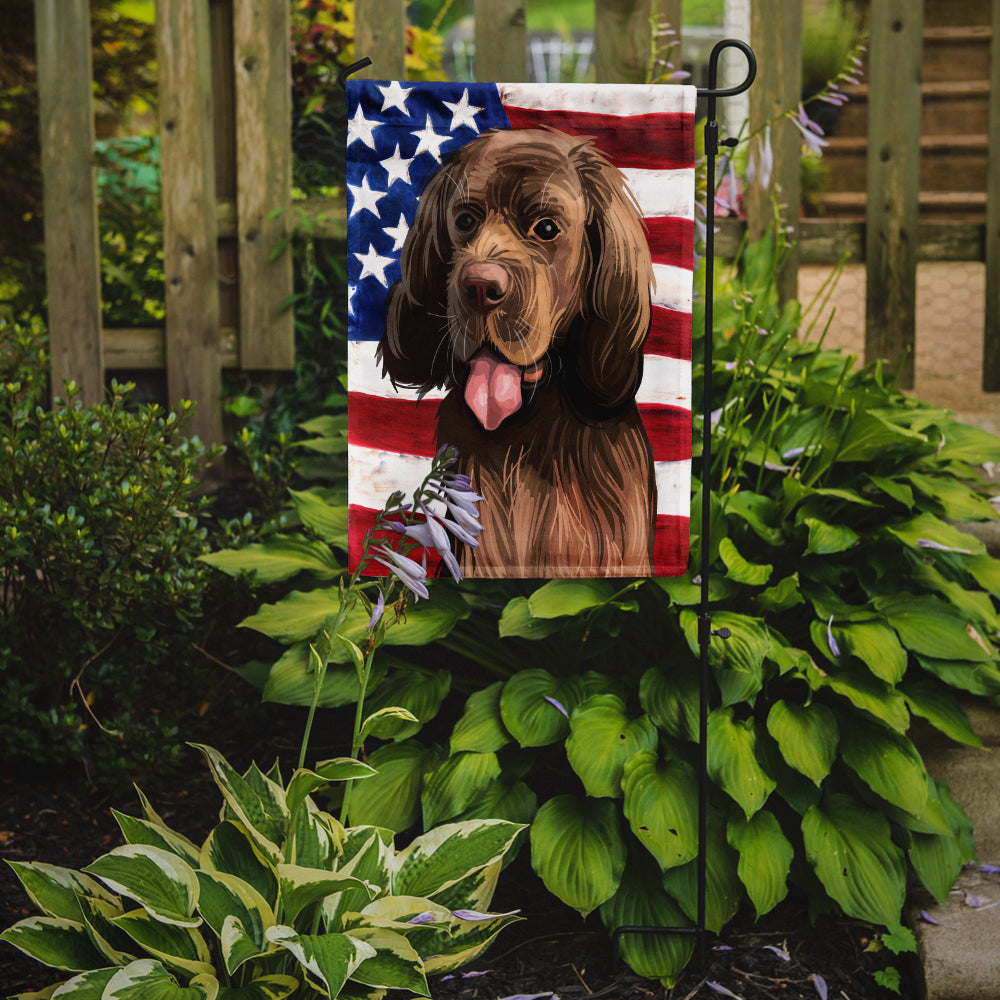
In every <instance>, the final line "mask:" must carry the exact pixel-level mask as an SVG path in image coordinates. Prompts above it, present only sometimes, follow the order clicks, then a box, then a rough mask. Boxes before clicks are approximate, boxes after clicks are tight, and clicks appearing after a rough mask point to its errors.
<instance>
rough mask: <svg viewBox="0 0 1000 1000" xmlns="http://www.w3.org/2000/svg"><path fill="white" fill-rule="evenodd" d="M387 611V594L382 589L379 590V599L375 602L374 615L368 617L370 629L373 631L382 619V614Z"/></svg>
mask: <svg viewBox="0 0 1000 1000" xmlns="http://www.w3.org/2000/svg"><path fill="white" fill-rule="evenodd" d="M384 612H385V594H383V593H382V591H381V590H380V591H379V592H378V600H377V601H376V602H375V607H374V608H372V616H371V618H369V619H368V631H369V632H371V631H372V630H373V629H374V628H375V626H376V625H378V623H379V622H380V621H381V620H382V615H383V614H384Z"/></svg>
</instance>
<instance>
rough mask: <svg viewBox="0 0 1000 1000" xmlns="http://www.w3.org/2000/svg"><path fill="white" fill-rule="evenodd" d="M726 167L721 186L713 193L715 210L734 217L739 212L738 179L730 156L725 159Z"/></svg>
mask: <svg viewBox="0 0 1000 1000" xmlns="http://www.w3.org/2000/svg"><path fill="white" fill-rule="evenodd" d="M726 159H727V161H728V165H727V167H726V170H725V174H724V175H723V180H722V184H721V185H719V189H718V190H717V191H716V192H715V210H716V211H717V212H721V213H723V214H724V215H730V214H731V215H736V214H738V212H739V210H740V198H741V197H742V192H741V191H740V179H739V177H737V176H736V165H735V164H734V163H733V158H732V157H731V156H728V157H726Z"/></svg>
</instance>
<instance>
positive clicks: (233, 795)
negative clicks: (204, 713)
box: [192, 744, 288, 863]
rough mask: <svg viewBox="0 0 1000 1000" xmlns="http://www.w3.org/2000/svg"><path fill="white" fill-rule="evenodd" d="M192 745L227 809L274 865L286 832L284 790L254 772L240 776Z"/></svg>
mask: <svg viewBox="0 0 1000 1000" xmlns="http://www.w3.org/2000/svg"><path fill="white" fill-rule="evenodd" d="M192 745H193V746H194V747H195V748H196V749H198V750H200V751H201V752H202V753H203V754H204V756H205V759H206V760H207V761H208V765H209V767H210V769H211V771H212V777H213V778H214V779H215V783H216V785H217V786H218V788H219V791H220V792H222V797H223V798H224V799H225V801H226V805H227V807H228V808H229V809H230V810H232V813H233V815H234V816H235V818H236V819H238V820H239V821H240V822H241V823H242V824H243V825H244V826H245V827H246V828H247V830H248V831H249V833H250V835H251V836H252V837H253V838H254V840H255V842H256V843H257V844H258V846H259V847H260V849H261V851H262V852H263V853H264V855H265V856H266V857H267V858H268V859H269V860H270V861H271V862H272V863H277V861H278V859H279V858H280V856H281V851H280V849H279V846H278V845H279V844H280V843H281V842H282V841H283V840H284V838H285V834H286V833H287V831H288V808H287V806H286V805H285V792H284V789H283V788H281V786H280V785H278V784H276V783H275V782H273V781H271V780H270V778H267V777H266V776H265V775H263V774H261V773H260V771H259V770H255V769H254V768H251V770H250V771H248V772H247V775H246V776H243V775H240V774H239V773H238V772H237V771H236V770H234V769H233V768H232V767H230V765H229V762H228V761H227V760H226V759H225V757H223V756H222V754H220V753H219V752H218V751H217V750H213V749H212V747H209V746H205V745H203V744H192Z"/></svg>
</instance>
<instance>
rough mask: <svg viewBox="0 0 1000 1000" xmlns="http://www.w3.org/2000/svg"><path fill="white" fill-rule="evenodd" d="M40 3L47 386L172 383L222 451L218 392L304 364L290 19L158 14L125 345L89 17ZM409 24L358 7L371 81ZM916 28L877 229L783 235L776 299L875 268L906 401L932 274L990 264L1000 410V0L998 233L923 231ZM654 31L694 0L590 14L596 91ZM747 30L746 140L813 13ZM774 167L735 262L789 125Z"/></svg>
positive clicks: (886, 73) (69, 2)
mask: <svg viewBox="0 0 1000 1000" xmlns="http://www.w3.org/2000/svg"><path fill="white" fill-rule="evenodd" d="M526 2H530V0H475V3H474V8H475V37H476V43H477V44H476V49H475V51H476V67H475V68H476V75H477V77H478V79H481V80H510V81H518V80H524V79H526V77H527V59H526V51H527V35H526V23H525V4H526ZM35 3H36V19H37V35H38V69H39V90H40V100H41V120H42V130H41V132H42V136H41V138H42V153H43V170H44V181H45V222H46V250H47V261H48V287H49V326H50V337H51V349H52V353H53V383H54V385H55V386H61V384H62V380H64V379H73V380H75V381H76V382H77V383H78V384H79V385H80V386H81V387H82V392H83V398H84V399H85V400H87V401H94V400H96V399H99V398H100V396H101V394H102V392H103V385H104V378H105V372H106V371H107V370H113V369H164V368H165V369H166V372H167V386H168V396H169V399H170V401H171V402H175V401H176V400H178V399H180V398H188V399H193V400H195V401H196V402H197V403H198V404H199V406H198V416H197V425H196V428H195V430H196V432H197V433H198V434H199V436H201V437H202V438H203V439H204V440H207V441H220V440H222V436H223V430H222V410H221V391H220V384H221V379H220V373H221V370H222V369H223V368H226V367H235V368H240V369H245V370H266V371H275V370H282V369H287V368H290V367H291V366H292V364H293V332H292V316H291V313H290V312H289V310H287V309H283V308H282V304H283V302H284V301H285V300H286V299H287V297H288V296H289V295H290V293H291V289H292V271H291V254H290V252H289V251H288V249H287V248H286V249H284V250H278V248H280V247H282V246H283V245H284V244H285V243H286V242H287V239H288V237H289V235H290V232H289V229H290V225H291V223H290V219H291V218H292V215H291V213H290V212H288V211H283V210H284V209H287V208H288V207H289V206H290V204H291V140H290V135H291V129H290V114H291V112H290V73H289V4H290V0H158V2H157V28H156V31H157V40H158V62H159V73H160V80H159V84H160V96H159V102H160V137H161V156H162V169H163V207H164V241H165V271H166V326H165V328H164V329H158V330H153V329H146V330H124V331H123V330H106V329H102V327H101V318H100V317H101V308H100V281H99V274H100V269H99V258H98V253H97V221H96V217H97V209H96V194H95V186H94V179H93V167H92V162H93V161H92V150H93V109H92V104H91V99H90V93H91V87H90V79H91V76H90V51H89V42H88V34H89V33H88V31H87V23H88V0H35ZM651 5H653V6H654V7H655V10H654V11H651V9H650V8H651ZM405 9H406V4H405V2H404V0H356V12H355V19H356V32H357V35H356V46H355V47H356V51H357V52H358V53H359V54H364V55H368V56H369V57H370V58H371V59H372V60H373V66H372V67H371V69H370V70H369V71H367V73H368V74H369V75H372V76H376V77H379V78H383V79H391V78H396V79H403V78H405V64H404V57H405V44H406V43H405V30H406V20H405ZM922 10H923V3H922V0H921V2H918V0H871V4H870V29H871V41H870V47H869V65H870V67H871V69H870V76H869V79H868V81H867V86H868V91H869V126H868V128H869V132H868V153H867V157H868V160H867V162H868V171H867V189H868V198H867V215H866V219H865V220H864V221H856V222H845V221H837V220H826V219H823V220H814V219H803V220H799V218H798V217H797V214H798V213H797V212H796V213H794V217H787V218H786V219H785V222H786V224H787V225H789V226H791V227H793V228H794V229H795V230H796V231H797V236H798V239H797V243H796V246H795V249H794V251H793V254H792V256H791V258H790V260H789V263H788V265H787V267H786V269H785V271H784V273H783V275H782V277H781V282H782V292H783V294H784V295H785V296H786V297H787V296H792V295H794V294H795V291H796V280H797V270H798V267H799V265H800V263H807V262H808V263H820V262H831V263H832V262H834V261H836V260H838V259H840V258H841V257H842V255H843V254H844V253H850V254H851V255H852V257H853V259H855V260H863V261H864V262H865V266H866V270H867V288H868V294H867V326H866V356H867V357H869V358H872V357H883V358H886V359H888V360H889V361H890V362H891V363H893V364H894V365H895V364H896V363H898V362H899V361H900V360H901V359H902V358H903V357H904V356H905V355H906V354H907V351H908V350H909V351H910V355H909V357H910V361H909V364H908V367H904V370H903V371H904V374H903V379H904V384H907V383H909V384H912V377H913V367H912V366H913V360H912V359H913V354H912V348H913V346H914V340H915V337H914V330H915V302H916V266H917V262H918V261H923V260H951V261H955V260H961V261H985V263H986V272H987V281H986V296H987V302H986V310H985V313H986V329H985V330H984V345H985V347H984V353H983V359H984V360H983V385H984V388H985V389H987V390H989V391H998V390H1000V169H998V168H997V164H1000V0H993V3H992V54H991V74H992V76H991V81H992V82H991V98H990V112H989V154H990V162H991V164H992V169H991V170H990V171H989V173H988V177H989V180H988V185H989V187H988V192H987V211H986V222H985V224H983V223H978V224H976V223H971V224H970V223H948V222H939V223H927V222H925V223H921V221H920V219H919V216H918V175H917V172H916V167H915V165H916V164H917V163H918V162H919V156H920V124H919V123H920V119H919V114H920V101H921V88H920V47H921V38H922ZM651 13H652V14H655V16H658V17H660V18H664V19H666V20H667V21H669V22H670V23H671V24H673V25H680V23H681V14H682V3H681V0H595V22H596V30H595V51H594V63H595V66H596V73H597V79H598V80H599V81H601V82H609V83H615V82H623V83H624V82H640V81H642V80H643V79H644V78H645V75H646V72H647V60H648V55H649V42H648V39H649V34H648V27H649V18H650V16H651ZM751 16H752V21H751V39H750V41H751V44H752V45H753V46H754V49H755V51H756V54H757V58H758V65H759V73H758V78H757V82H756V83H755V85H754V87H753V88H752V89H751V91H750V119H751V121H750V126H751V129H753V128H754V127H755V126H756V125H757V124H759V123H761V122H763V121H766V120H768V119H770V118H771V117H773V116H774V115H775V114H777V113H779V112H780V111H782V110H783V109H786V108H789V107H794V106H795V105H797V103H798V101H799V98H800V70H799V62H800V49H801V33H802V2H801V0H753V4H752V8H751ZM498 39H501V40H502V43H501V44H498V43H497V40H498ZM680 45H681V51H683V38H681V41H680ZM674 55H675V58H676V57H677V53H676V52H675V54H674ZM720 105H722V106H721V107H720V118H723V120H724V115H725V107H724V105H725V101H722V102H720ZM732 124H733V125H734V127H733V128H732V129H731V131H732V132H735V131H736V127H735V126H738V124H739V123H732ZM774 152H775V164H776V167H775V171H774V173H773V175H772V178H771V181H770V184H769V187H768V189H767V190H760V189H759V188H758V189H751V191H750V192H749V193H748V198H747V216H748V218H747V220H746V222H745V223H743V222H739V221H737V220H725V225H724V226H723V227H722V231H721V233H720V236H719V238H718V240H717V244H716V245H717V249H718V251H719V252H720V253H721V254H723V255H725V254H726V253H731V252H732V250H733V248H734V247H735V246H736V245H737V242H738V240H739V238H740V236H741V235H742V232H743V230H744V227H747V228H749V231H750V233H751V234H758V233H760V232H761V231H762V230H763V228H764V227H765V226H766V225H767V222H768V221H769V220H770V219H771V217H772V211H771V208H770V205H771V199H772V197H773V196H775V195H779V200H780V201H781V202H783V203H784V204H786V205H791V206H797V205H798V204H799V155H800V140H799V135H798V133H797V131H796V130H795V128H794V127H793V126H792V125H791V124H788V125H787V127H782V128H776V129H775V134H774ZM302 213H304V214H305V215H307V216H308V217H310V218H312V219H313V220H315V221H314V223H313V224H312V225H311V227H310V229H311V232H312V233H313V234H314V235H316V236H319V237H330V238H342V237H343V233H344V217H345V211H344V206H343V203H342V202H340V203H337V202H325V203H318V202H311V203H308V204H306V205H304V206H300V209H299V214H302ZM786 214H787V210H786Z"/></svg>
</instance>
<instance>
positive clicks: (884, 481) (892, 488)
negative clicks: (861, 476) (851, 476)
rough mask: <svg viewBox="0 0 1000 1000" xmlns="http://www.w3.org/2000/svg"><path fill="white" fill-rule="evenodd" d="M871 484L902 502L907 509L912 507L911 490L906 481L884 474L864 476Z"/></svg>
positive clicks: (899, 502)
mask: <svg viewBox="0 0 1000 1000" xmlns="http://www.w3.org/2000/svg"><path fill="white" fill-rule="evenodd" d="M865 479H867V480H868V482H870V483H871V484H872V485H873V486H875V487H876V488H877V489H880V490H881V491H882V492H883V493H885V494H886V495H887V496H889V497H891V498H892V499H893V500H895V501H896V503H898V504H902V505H903V506H904V507H906V509H907V510H910V509H912V507H913V490H911V489H910V487H909V486H907V485H906V483H903V482H900V481H899V480H896V479H889V478H887V477H885V476H865Z"/></svg>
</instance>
